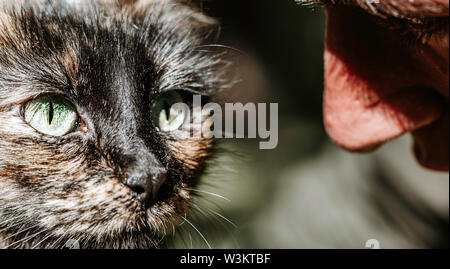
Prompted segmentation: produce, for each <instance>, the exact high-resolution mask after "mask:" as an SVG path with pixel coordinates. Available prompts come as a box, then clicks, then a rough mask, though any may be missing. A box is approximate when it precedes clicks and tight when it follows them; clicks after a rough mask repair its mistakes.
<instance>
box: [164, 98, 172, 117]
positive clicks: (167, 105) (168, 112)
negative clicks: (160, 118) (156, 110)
mask: <svg viewBox="0 0 450 269" xmlns="http://www.w3.org/2000/svg"><path fill="white" fill-rule="evenodd" d="M163 109H164V111H165V112H166V119H167V120H169V118H170V104H169V102H168V101H167V100H164V101H163Z"/></svg>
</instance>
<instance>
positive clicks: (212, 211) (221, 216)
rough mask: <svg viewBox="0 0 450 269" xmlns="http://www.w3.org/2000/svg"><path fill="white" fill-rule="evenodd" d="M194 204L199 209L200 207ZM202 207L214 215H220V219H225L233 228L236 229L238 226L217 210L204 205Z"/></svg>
mask: <svg viewBox="0 0 450 269" xmlns="http://www.w3.org/2000/svg"><path fill="white" fill-rule="evenodd" d="M194 206H195V207H197V209H198V210H201V208H200V207H199V206H198V205H194ZM204 209H205V210H208V211H209V212H211V213H212V214H214V215H216V216H218V217H220V218H221V219H223V220H225V221H226V222H227V223H229V224H231V226H233V227H234V228H235V229H238V226H237V225H236V224H235V223H234V222H232V221H231V220H230V219H228V218H227V217H225V216H224V215H222V214H220V213H219V212H217V211H215V210H213V209H210V208H206V207H205V208H204Z"/></svg>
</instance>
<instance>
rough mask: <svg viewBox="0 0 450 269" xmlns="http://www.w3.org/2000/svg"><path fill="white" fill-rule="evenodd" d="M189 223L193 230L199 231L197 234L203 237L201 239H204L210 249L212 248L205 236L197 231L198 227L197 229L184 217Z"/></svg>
mask: <svg viewBox="0 0 450 269" xmlns="http://www.w3.org/2000/svg"><path fill="white" fill-rule="evenodd" d="M182 218H183V219H184V220H185V221H186V222H187V223H189V225H191V226H192V228H194V230H195V231H197V233H198V234H199V235H200V236H201V238H202V239H203V241H205V243H206V245H207V246H208V248H209V249H212V248H211V245H210V244H209V243H208V240H206V238H205V237H204V236H203V234H202V233H201V232H200V231H199V230H198V229H197V227H195V225H194V224H192V223H191V222H190V221H189V220H188V219H187V218H185V217H182Z"/></svg>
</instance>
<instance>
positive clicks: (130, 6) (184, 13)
mask: <svg viewBox="0 0 450 269" xmlns="http://www.w3.org/2000/svg"><path fill="white" fill-rule="evenodd" d="M72 1H76V0H72ZM98 1H99V2H100V3H101V4H103V5H104V6H105V7H111V6H115V7H116V8H119V9H121V10H127V11H130V12H131V13H132V14H133V15H134V16H135V17H136V18H138V19H139V18H140V19H144V18H145V17H146V16H149V15H151V14H155V13H159V15H160V19H167V20H174V19H176V18H179V19H180V18H182V19H183V20H184V22H183V23H185V24H187V25H189V27H194V28H210V27H211V26H216V25H217V21H216V20H215V19H213V18H211V17H209V16H207V15H206V14H204V13H203V12H202V11H201V10H202V3H203V0H98Z"/></svg>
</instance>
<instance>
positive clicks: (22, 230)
mask: <svg viewBox="0 0 450 269" xmlns="http://www.w3.org/2000/svg"><path fill="white" fill-rule="evenodd" d="M26 225H27V223H24V224H23V225H22V227H24V226H26ZM37 226H39V223H38V224H36V225H33V226H31V227H28V228H26V229H22V227H21V228H20V229H19V231H18V232H17V233H15V234H12V235H10V236H8V237H5V240H8V239H11V238H12V237H15V236H17V235H19V234H21V233H23V232H26V231H29V230H31V229H33V228H36V227H37Z"/></svg>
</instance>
